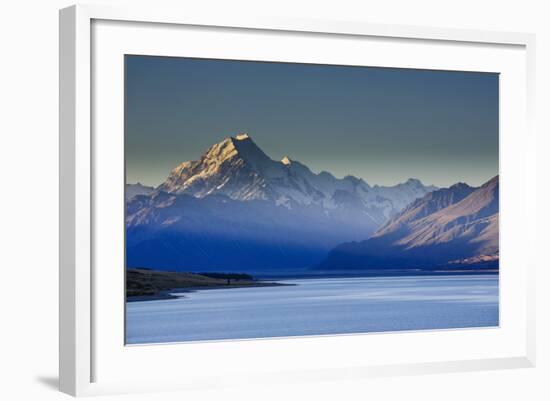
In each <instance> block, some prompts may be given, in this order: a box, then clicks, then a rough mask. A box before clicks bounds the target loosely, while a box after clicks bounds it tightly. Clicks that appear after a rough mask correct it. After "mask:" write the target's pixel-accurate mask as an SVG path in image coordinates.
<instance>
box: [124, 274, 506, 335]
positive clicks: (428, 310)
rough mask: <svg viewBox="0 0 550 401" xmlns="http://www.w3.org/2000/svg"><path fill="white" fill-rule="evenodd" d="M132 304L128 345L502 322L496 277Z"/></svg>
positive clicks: (301, 283) (227, 292) (233, 291)
mask: <svg viewBox="0 0 550 401" xmlns="http://www.w3.org/2000/svg"><path fill="white" fill-rule="evenodd" d="M279 282H281V283H286V284H294V285H292V286H276V287H249V288H230V289H210V290H199V291H195V292H181V293H178V291H172V294H174V295H181V296H182V297H181V298H177V299H164V300H154V301H153V300H152V301H140V302H128V303H127V305H126V330H127V332H126V342H127V344H143V343H163V342H181V341H198V340H222V339H245V338H262V337H284V336H304V335H322V334H349V333H368V332H383V331H399V330H425V329H448V328H465V327H489V326H498V324H499V304H498V298H499V295H498V294H499V293H498V275H496V274H494V275H457V276H408V277H368V278H357V277H354V278H324V279H319V278H315V279H300V280H283V281H279Z"/></svg>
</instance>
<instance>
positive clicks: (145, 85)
mask: <svg viewBox="0 0 550 401" xmlns="http://www.w3.org/2000/svg"><path fill="white" fill-rule="evenodd" d="M498 87H499V81H498V74H493V73H472V72H456V71H432V70H415V69H397V68H373V67H356V66H334V65H316V64H296V63H272V62H251V61H238V60H214V59H192V58H176V57H153V56H133V55H127V56H125V154H126V181H127V182H128V183H135V182H141V183H142V184H146V185H152V186H157V185H159V184H160V183H162V182H163V181H164V180H165V179H166V177H167V176H168V174H169V172H170V170H171V169H173V168H174V167H175V166H177V165H178V164H180V163H182V162H184V161H187V160H197V159H199V158H200V156H201V155H202V153H204V151H206V150H207V149H208V148H209V147H210V146H211V145H213V144H214V143H217V142H220V141H221V140H223V139H224V138H227V137H229V136H235V135H236V134H237V133H239V132H246V133H248V134H249V135H250V136H251V138H252V139H253V140H254V142H255V143H256V144H257V145H258V146H259V147H260V148H262V149H263V151H264V152H265V153H266V154H268V155H269V156H270V157H271V158H272V159H274V160H280V159H281V158H283V157H284V156H288V157H289V158H290V159H293V160H298V161H300V162H301V163H303V164H306V165H307V166H308V167H309V168H310V169H311V170H312V171H314V172H320V171H323V170H325V171H328V172H330V173H332V174H333V175H335V176H336V177H344V176H346V175H349V174H351V175H354V176H357V177H360V178H363V179H364V180H365V181H366V182H368V183H369V184H371V185H374V184H378V185H394V184H397V183H399V182H404V181H406V180H407V179H408V178H411V177H412V178H418V179H420V180H421V181H422V182H423V183H424V184H433V185H437V186H440V187H446V186H450V185H452V184H454V183H457V182H466V183H468V184H470V185H476V186H477V185H481V184H482V183H484V182H485V181H487V180H488V179H490V178H491V177H493V176H495V175H497V174H498V120H499V119H498V102H499V100H498V97H499V93H498Z"/></svg>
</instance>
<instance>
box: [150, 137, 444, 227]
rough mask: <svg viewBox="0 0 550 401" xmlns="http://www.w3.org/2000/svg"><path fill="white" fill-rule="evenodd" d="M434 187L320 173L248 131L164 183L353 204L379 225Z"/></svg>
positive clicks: (188, 190)
mask: <svg viewBox="0 0 550 401" xmlns="http://www.w3.org/2000/svg"><path fill="white" fill-rule="evenodd" d="M433 189H436V188H435V187H426V186H424V185H423V184H422V183H421V182H420V181H419V180H416V179H410V180H409V181H407V182H406V183H402V184H398V185H395V186H392V187H384V186H374V187H371V186H370V185H369V184H367V183H366V182H365V181H364V180H363V179H360V178H357V177H354V176H351V175H348V176H346V177H344V178H336V177H334V176H333V175H332V174H330V173H327V172H321V173H319V174H316V173H314V172H312V171H311V170H310V169H309V168H308V167H307V166H306V165H304V164H302V163H300V162H298V161H296V160H291V159H290V158H289V157H288V156H285V157H284V158H283V159H282V160H280V161H275V160H273V159H271V158H270V157H269V156H268V155H267V154H265V153H264V151H263V150H262V149H260V148H259V147H258V146H257V145H256V143H255V142H254V141H253V140H252V138H251V137H250V136H249V135H248V134H245V133H239V134H237V135H236V136H235V137H228V138H225V139H223V140H222V141H221V142H219V143H216V144H214V145H212V146H211V147H210V148H209V149H208V150H207V151H206V152H205V153H204V154H203V155H202V156H201V158H200V159H199V160H196V161H186V162H184V163H181V164H180V165H179V166H177V167H176V168H175V169H173V170H172V172H171V173H170V175H169V176H168V178H167V179H166V181H165V182H164V183H163V184H162V185H160V186H159V188H158V190H160V191H164V192H169V193H175V194H188V195H192V196H195V197H198V198H203V197H205V196H208V195H213V194H223V195H226V196H228V197H230V198H232V199H235V200H239V201H250V200H255V199H256V200H268V201H272V202H274V203H275V204H277V205H281V206H284V207H287V208H292V207H293V205H303V206H307V205H317V206H320V207H322V208H324V209H326V210H327V213H329V212H330V211H335V210H338V209H342V208H349V207H351V206H350V205H353V207H354V208H355V209H357V208H359V209H361V210H362V212H361V213H364V214H365V215H367V216H368V217H369V219H370V220H372V221H374V222H375V223H376V224H382V223H384V222H385V221H387V219H389V218H390V217H392V216H393V215H395V214H396V213H397V212H399V211H400V210H402V209H403V208H404V207H405V206H406V205H407V204H409V203H410V202H412V201H413V200H415V199H417V198H419V197H422V196H424V195H425V194H426V193H428V192H430V191H432V190H433ZM359 209H358V210H359ZM330 213H332V212H330Z"/></svg>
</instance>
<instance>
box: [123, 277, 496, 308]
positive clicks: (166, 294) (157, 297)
mask: <svg viewBox="0 0 550 401" xmlns="http://www.w3.org/2000/svg"><path fill="white" fill-rule="evenodd" d="M372 273H373V274H369V275H367V274H357V275H352V274H338V275H307V276H306V275H301V276H299V275H291V276H290V275H289V276H278V277H270V278H269V279H268V280H269V281H267V280H266V281H262V279H259V280H257V281H256V280H255V281H254V282H247V283H246V284H244V283H243V284H231V285H226V284H219V285H207V286H184V287H173V288H166V289H163V290H161V291H159V292H158V293H156V294H147V295H127V296H126V302H142V301H162V300H170V299H179V298H185V297H186V296H185V295H183V294H186V293H193V292H197V291H205V290H220V289H232V288H258V287H284V286H296V285H298V284H292V283H280V282H276V281H271V280H307V279H312V280H320V279H335V278H336V279H338V278H342V279H345V278H399V277H445V276H483V275H486V276H494V275H497V276H498V275H499V270H498V269H486V270H472V271H464V270H452V271H451V270H444V271H427V270H420V271H410V270H407V272H406V273H407V274H403V272H402V271H396V270H394V271H391V272H390V271H387V272H386V274H376V273H375V272H372ZM265 278H266V279H267V277H265ZM174 292H179V293H180V294H182V295H174V294H173V293H174Z"/></svg>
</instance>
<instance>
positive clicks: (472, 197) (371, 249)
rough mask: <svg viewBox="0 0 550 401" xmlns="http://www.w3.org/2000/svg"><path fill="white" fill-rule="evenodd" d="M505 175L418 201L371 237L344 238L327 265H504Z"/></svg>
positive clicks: (324, 266)
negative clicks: (502, 214)
mask: <svg viewBox="0 0 550 401" xmlns="http://www.w3.org/2000/svg"><path fill="white" fill-rule="evenodd" d="M498 234H499V178H498V176H496V177H494V178H492V179H491V180H489V181H488V182H486V183H485V184H483V185H482V186H481V187H479V188H472V187H469V186H468V185H466V184H456V185H453V186H452V187H450V188H446V189H440V190H437V191H434V192H432V193H430V194H428V195H426V196H424V197H423V198H421V199H418V200H416V201H414V202H413V203H412V204H411V205H409V206H408V207H407V208H405V209H404V210H403V211H402V212H401V213H399V214H398V215H397V216H395V217H394V218H392V219H391V220H390V221H388V222H387V223H386V224H385V225H384V226H383V227H381V228H380V229H379V230H377V232H376V233H375V234H374V235H373V236H372V237H370V238H369V239H367V240H365V241H361V242H348V243H344V244H341V245H339V246H337V247H336V248H334V249H333V250H332V251H330V253H329V255H328V257H327V258H326V259H325V260H324V261H323V262H322V263H321V264H320V265H319V266H318V268H319V269H324V270H338V269H342V270H349V269H380V268H435V267H448V268H465V267H474V266H483V267H498V261H499V242H498V238H499V235H498Z"/></svg>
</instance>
